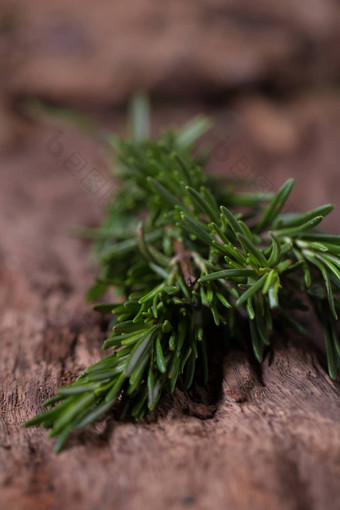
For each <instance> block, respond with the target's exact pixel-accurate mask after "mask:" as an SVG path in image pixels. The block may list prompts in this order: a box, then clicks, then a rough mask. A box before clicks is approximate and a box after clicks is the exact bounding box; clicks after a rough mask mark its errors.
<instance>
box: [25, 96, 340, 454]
mask: <svg viewBox="0 0 340 510" xmlns="http://www.w3.org/2000/svg"><path fill="white" fill-rule="evenodd" d="M132 112H133V116H134V117H135V118H134V120H133V122H132V126H133V132H134V139H133V140H132V141H127V140H119V139H118V137H115V138H114V147H115V150H116V156H117V160H118V165H117V176H118V178H119V179H120V182H121V190H120V192H119V193H117V195H116V196H115V198H114V200H113V202H112V204H111V207H109V208H108V210H107V214H106V218H105V220H104V221H103V224H102V225H101V226H100V227H99V229H98V230H93V229H91V231H90V232H89V235H90V237H91V239H94V240H95V250H94V253H95V256H96V258H97V260H98V262H99V265H100V273H99V275H98V277H97V279H96V283H95V285H94V286H93V287H92V289H91V290H90V291H89V293H88V297H89V298H90V299H91V300H96V299H98V298H99V296H100V295H101V294H103V293H104V292H105V291H106V290H111V289H112V288H114V296H115V301H117V302H118V304H113V303H99V304H96V305H94V308H95V310H96V311H99V312H102V313H107V314H111V317H112V320H111V322H110V326H109V328H108V329H109V334H108V338H107V340H106V341H105V342H104V346H103V347H104V349H106V348H111V349H112V352H111V353H110V354H109V355H108V356H107V357H106V358H104V359H102V360H100V361H98V362H97V363H96V364H95V365H93V366H91V367H89V368H88V369H87V370H86V371H85V372H84V373H83V374H82V375H81V376H80V377H79V378H78V380H77V381H75V382H74V383H73V384H71V385H70V386H68V387H64V388H60V389H59V390H58V394H57V395H56V396H55V397H51V398H50V399H48V401H46V402H45V405H46V406H51V407H50V408H49V409H48V410H46V411H45V412H44V413H42V414H41V415H39V416H37V417H36V418H33V419H32V420H30V421H29V422H28V423H27V425H29V426H31V425H42V426H44V427H50V428H51V429H52V431H51V435H52V436H59V437H58V441H57V443H56V446H55V448H56V450H57V451H59V450H60V449H61V448H62V446H63V444H64V443H65V441H66V439H67V436H68V434H69V433H70V431H71V430H74V429H79V428H83V427H85V426H87V425H89V424H90V423H93V422H94V421H95V420H97V419H98V418H100V417H101V416H103V415H104V414H105V413H106V412H108V411H109V410H110V409H111V408H112V407H113V406H116V412H117V413H121V415H122V416H125V415H128V416H130V417H133V418H135V419H136V420H140V419H141V418H142V417H143V416H144V414H145V413H146V412H149V411H152V410H154V409H155V407H156V405H157V403H158V402H159V399H160V398H161V396H162V393H163V392H165V391H168V392H172V391H174V389H175V387H176V384H177V382H178V381H179V380H180V381H181V385H182V387H184V388H186V389H188V388H189V387H191V386H192V385H193V384H194V382H195V381H196V380H200V381H201V382H204V383H206V382H207V380H208V365H209V363H208V352H207V347H209V349H213V347H214V345H215V344H214V343H213V342H211V340H212V336H213V335H214V336H216V338H218V339H221V342H222V344H223V346H224V345H225V346H228V347H229V346H232V345H233V344H236V343H237V344H239V345H244V346H245V348H247V347H249V348H251V349H252V351H253V353H254V356H255V357H256V359H257V360H258V361H259V362H261V361H262V360H263V357H264V355H265V354H266V349H267V348H268V346H269V344H270V340H269V332H271V335H273V336H275V328H282V327H286V326H287V327H290V328H293V329H294V330H295V331H297V332H298V333H299V334H303V333H304V326H303V325H302V324H301V323H300V322H298V321H297V320H296V318H295V317H294V309H295V308H296V309H298V310H304V309H305V308H306V306H305V304H306V303H305V302H306V301H307V300H309V302H310V304H311V305H312V309H313V312H314V314H315V315H316V316H317V318H318V320H319V321H320V323H321V325H322V329H323V332H324V338H325V349H326V356H327V362H328V371H329V374H330V376H331V377H332V378H333V379H335V378H336V376H337V371H338V369H339V368H340V341H339V337H338V323H337V317H338V314H339V312H340V258H339V257H340V236H336V235H331V234H322V233H320V232H315V231H313V229H314V228H315V227H316V226H317V225H318V224H319V223H320V222H321V220H322V219H323V217H324V216H325V215H326V214H329V213H330V212H331V210H332V208H333V207H332V206H331V205H329V204H327V205H324V206H321V207H318V208H315V209H313V210H311V211H308V212H307V213H297V214H292V213H289V214H282V209H283V207H284V205H285V204H286V202H287V199H288V197H289V195H290V192H291V190H292V187H293V184H294V181H293V179H289V180H288V181H287V182H286V183H285V184H284V185H283V186H282V187H281V189H280V190H279V191H278V192H277V193H276V194H274V195H273V194H261V193H260V194H259V193H247V194H239V193H236V192H234V191H233V189H232V187H231V186H230V185H227V186H226V185H225V183H224V182H223V181H222V180H220V179H219V178H217V177H213V176H212V175H209V176H205V175H204V174H203V172H202V169H201V168H200V167H199V166H198V164H197V160H196V159H195V158H194V157H192V156H191V155H190V145H191V143H193V142H194V141H195V140H196V138H197V136H199V135H200V134H201V133H202V132H204V130H205V129H206V128H207V127H208V122H207V121H206V120H205V119H199V120H198V121H195V122H194V123H192V124H190V125H188V126H187V127H186V128H185V129H184V130H182V131H174V130H172V131H167V132H165V133H164V134H163V135H162V137H161V139H160V140H158V141H153V140H149V139H146V135H147V132H148V126H149V122H148V115H147V103H146V102H145V101H144V100H138V101H137V102H136V103H135V104H134V107H133V108H132ZM239 206H240V207H241V208H242V209H241V210H239V209H238V207H239ZM241 211H242V212H241ZM258 218H259V220H258ZM141 222H142V224H143V228H141V227H140V224H141ZM199 275H201V276H200V278H198V276H199ZM299 320H300V318H299ZM244 324H245V326H246V327H243V326H244ZM245 331H249V334H248V335H247V334H245ZM276 331H277V330H276ZM98 357H99V356H98Z"/></svg>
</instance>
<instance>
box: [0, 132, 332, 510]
mask: <svg viewBox="0 0 340 510" xmlns="http://www.w3.org/2000/svg"><path fill="white" fill-rule="evenodd" d="M51 134H53V133H51V132H47V134H46V131H41V132H38V133H37V131H36V130H35V131H34V133H33V134H31V135H30V136H28V137H26V139H25V144H23V145H22V147H21V149H20V150H18V151H11V150H8V151H7V152H4V153H3V154H2V155H1V159H2V163H3V166H2V170H1V186H0V206H1V214H0V232H1V238H0V255H1V273H0V314H1V315H0V317H1V329H0V342H1V356H0V382H1V414H2V415H1V421H0V483H1V496H0V499H1V506H2V507H3V508H10V509H11V510H21V509H23V508H25V509H31V508H32V509H33V508H34V509H35V510H40V509H41V510H47V509H48V510H58V509H60V508H64V509H72V510H77V509H82V510H95V509H98V508H101V509H103V510H106V509H111V508H115V509H117V510H132V509H140V508H145V509H146V508H148V509H150V510H153V509H155V510H159V509H160V508H168V509H181V508H193V509H195V510H201V509H202V510H206V509H207V508H215V509H221V510H222V509H225V508H228V509H233V510H248V509H251V510H264V509H265V510H266V509H268V510H271V509H273V510H274V509H275V510H277V509H280V510H286V509H287V510H293V509H294V510H295V509H296V510H304V509H305V510H324V509H325V508H327V509H328V510H333V509H334V510H336V509H337V508H338V504H339V479H340V431H339V422H340V388H339V384H337V383H334V382H332V381H330V379H329V378H328V377H327V376H326V374H325V372H324V370H323V368H322V367H321V365H320V363H321V364H323V357H322V356H320V355H319V353H318V352H317V351H316V350H314V349H313V348H312V347H309V348H308V349H307V348H306V345H307V344H306V343H305V344H303V343H301V340H300V339H295V338H290V339H287V338H284V339H281V340H279V339H274V342H275V352H274V354H271V355H269V356H268V357H267V359H266V360H265V362H264V363H263V365H262V369H261V370H260V369H259V368H258V367H257V366H256V365H255V364H253V362H252V360H250V359H248V358H247V356H246V355H245V354H244V353H241V352H232V353H230V354H229V355H228V356H227V357H226V358H225V360H224V362H223V366H222V367H221V374H219V373H217V375H216V377H215V378H214V377H213V378H212V381H211V383H210V389H209V391H208V392H205V393H204V392H202V391H201V390H200V389H199V388H198V389H196V390H195V391H192V392H191V393H190V394H189V395H186V394H184V393H182V392H180V391H177V393H176V394H175V396H174V398H172V399H170V398H166V399H165V400H164V402H163V404H162V406H161V409H160V411H159V412H158V414H157V415H155V416H152V417H150V418H148V419H147V420H145V421H144V422H142V423H139V424H134V423H131V422H124V423H118V422H116V421H115V420H114V418H113V417H108V418H107V419H105V420H104V421H103V422H102V423H99V424H97V425H96V426H94V427H93V428H92V429H89V430H87V431H85V432H83V433H81V434H79V435H77V436H73V437H72V438H71V440H70V441H69V443H68V448H67V449H66V450H65V451H63V452H62V453H61V454H60V455H59V456H56V455H54V454H53V453H52V442H51V440H49V439H47V434H46V431H44V430H41V429H38V428H31V429H24V428H23V427H22V423H23V422H24V421H25V420H26V419H28V418H30V417H32V416H33V415H34V414H35V413H36V412H38V411H40V409H41V407H40V404H41V402H42V401H43V400H44V399H46V398H47V397H49V396H51V395H52V394H53V393H54V391H55V389H56V387H57V386H58V385H60V384H61V383H65V382H68V381H70V380H72V378H73V377H75V376H76V375H78V374H79V373H80V372H81V371H82V370H83V369H84V368H85V367H86V366H87V365H88V364H89V363H92V362H94V361H95V360H97V359H98V358H99V356H100V345H101V343H102V341H103V339H104V336H105V332H104V331H103V325H102V324H101V322H100V318H98V317H97V315H96V314H95V313H94V312H92V311H91V309H90V306H88V305H87V304H86V303H84V297H83V296H84V291H85V290H86V289H87V287H88V286H89V285H90V283H91V279H92V276H93V272H94V269H93V267H92V265H91V264H90V262H89V259H88V246H86V245H85V244H84V243H83V242H81V241H79V240H75V239H70V238H68V237H67V236H66V235H65V229H66V226H67V225H70V224H73V225H74V224H88V223H92V222H94V221H96V220H97V219H98V217H99V216H100V210H101V205H100V203H99V199H98V196H97V195H95V194H91V187H89V186H87V185H86V181H80V180H79V179H78V178H77V177H76V176H74V175H72V174H71V173H70V172H69V171H68V170H67V168H66V166H65V159H66V158H67V156H68V155H69V152H71V149H73V150H78V151H80V153H81V154H83V156H84V157H86V158H87V160H88V161H90V162H91V165H93V166H97V167H99V168H101V167H104V164H105V160H104V157H103V154H102V152H101V151H100V149H98V147H97V146H95V145H94V144H91V141H90V140H88V139H85V140H84V138H77V137H76V135H75V134H74V133H73V134H72V133H71V132H70V133H66V134H65V133H64V136H65V138H64V139H63V149H64V153H63V154H61V155H60V154H59V155H55V154H54V156H53V155H51V153H50V152H48V151H47V150H46V141H47V139H49V138H50V136H51ZM72 137H73V138H72ZM66 141H67V143H68V144H69V145H68V144H67V143H66ZM320 360H321V361H320Z"/></svg>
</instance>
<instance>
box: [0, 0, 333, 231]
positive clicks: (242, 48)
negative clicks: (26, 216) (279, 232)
mask: <svg viewBox="0 0 340 510" xmlns="http://www.w3.org/2000/svg"><path fill="white" fill-rule="evenodd" d="M0 7H1V11H0V12H1V16H0V62H1V84H0V150H1V153H0V158H1V168H2V170H1V174H2V175H1V177H2V180H4V183H3V185H2V191H1V192H2V195H3V194H5V195H6V196H7V197H8V191H9V188H8V187H9V182H11V183H12V184H11V185H10V188H11V192H12V195H11V199H10V203H8V204H7V208H10V209H11V210H12V215H15V214H16V211H18V210H20V209H21V210H25V208H27V207H28V206H29V204H28V202H29V199H28V197H29V196H30V197H31V198H32V199H34V201H36V205H40V210H42V209H43V208H44V207H46V206H47V204H46V203H45V202H44V200H47V197H48V198H49V199H48V202H49V203H50V206H51V207H52V208H53V207H54V208H56V209H55V210H54V212H53V215H54V216H55V214H57V217H59V216H58V213H59V212H60V218H61V220H62V221H63V219H66V218H64V216H65V214H66V213H67V216H69V218H68V219H69V220H70V221H71V223H74V222H79V221H81V222H83V221H87V222H94V221H96V219H97V218H98V217H99V216H100V214H101V205H102V204H101V203H100V202H103V200H104V202H105V198H104V199H100V198H98V197H99V195H100V193H99V194H97V193H95V192H94V191H95V190H94V189H93V186H94V187H96V186H97V185H98V186H102V191H105V193H106V195H109V193H110V191H109V183H108V182H107V181H106V177H105V175H107V173H106V172H107V167H108V160H107V155H106V154H105V150H103V147H102V146H101V145H100V144H98V143H97V142H96V140H95V139H94V138H96V137H92V136H89V135H84V133H80V132H79V131H78V130H77V129H74V128H70V127H69V126H68V125H67V122H66V123H64V122H63V121H62V119H61V116H60V115H59V119H56V118H55V116H54V115H49V114H48V111H47V113H46V108H45V107H46V106H48V107H55V108H57V109H58V111H59V113H60V110H61V109H66V110H67V109H73V110H77V111H80V112H83V113H84V114H86V115H87V116H89V117H90V118H92V119H95V121H96V122H98V123H99V125H100V126H102V127H103V128H109V129H111V128H112V129H115V130H118V131H120V132H123V131H124V130H126V108H127V104H128V101H129V99H130V98H131V97H132V96H133V94H135V93H136V92H138V91H144V92H146V93H147V94H148V95H149V97H150V98H151V101H152V106H153V131H154V132H155V133H156V132H157V131H158V130H159V129H160V128H162V127H165V126H167V125H168V124H176V123H177V124H180V123H182V122H184V121H186V120H188V119H190V118H191V117H192V116H194V115H196V114H199V113H204V114H207V115H210V116H211V117H212V119H213V120H214V122H215V127H214V129H213V131H212V133H211V134H210V135H209V136H208V142H209V144H210V145H211V147H212V157H211V162H210V167H211V168H212V169H214V170H215V171H218V172H222V173H224V174H228V173H229V174H232V175H234V176H235V175H236V176H246V177H247V180H248V182H249V186H250V187H252V188H256V189H262V190H272V189H276V188H277V187H278V186H279V185H281V183H282V182H283V181H284V180H285V179H286V178H288V177H290V176H294V177H295V178H296V182H297V184H296V189H295V192H294V194H293V197H292V204H291V205H292V206H293V205H294V207H295V208H296V209H298V210H300V209H303V208H306V207H314V206H317V205H319V204H321V203H324V202H334V203H335V204H336V205H337V206H338V207H340V198H339V193H338V186H339V183H340V175H339V171H338V161H339V157H340V144H339V134H340V87H339V85H340V84H339V78H340V52H339V43H340V31H339V26H340V9H339V3H338V2H337V1H336V0H308V1H307V0H287V1H286V2H283V3H277V2H274V3H273V2H269V1H268V0H259V1H258V2H251V1H250V0H238V1H235V0H210V1H209V2H198V1H191V0H188V1H186V2H182V1H176V0H175V1H173V2H170V3H161V2H154V1H151V0H139V1H135V2H133V3H123V2H113V1H112V0H110V1H109V0H107V1H106V0H101V1H98V2H93V1H90V0H82V1H80V0H74V1H72V2H70V1H67V0H53V1H50V2H43V1H41V0H31V1H30V2H27V1H24V0H11V1H10V0H8V1H6V0H1V2H0ZM42 105H43V107H42ZM66 116H67V115H66ZM60 126H62V127H61V128H60ZM58 129H59V131H58V132H60V139H57V138H56V139H55V142H56V143H59V144H60V143H61V144H62V147H63V153H61V154H60V155H58V156H56V154H54V155H51V154H50V153H49V151H48V149H47V148H46V144H48V141H50V143H51V145H52V146H53V143H54V142H53V140H54V139H53V136H54V135H55V134H56V133H57V130H58ZM97 139H98V137H97ZM60 147H61V146H60ZM51 150H52V149H51ZM55 150H57V149H56V146H55ZM52 152H53V150H52ZM73 153H77V154H78V155H76V156H74V157H75V158H78V160H79V161H83V163H79V164H80V165H81V164H84V165H85V161H86V169H88V170H89V172H90V170H93V171H94V174H93V172H92V174H90V177H91V178H92V177H95V179H94V181H93V179H92V180H91V183H92V184H91V183H89V182H87V181H85V182H84V181H83V180H82V178H83V174H84V175H85V174H86V172H85V170H86V169H85V170H84V173H83V174H82V173H80V174H79V175H78V177H79V179H78V177H77V176H75V175H73V176H72V175H71V176H70V173H71V172H70V169H68V168H67V163H66V165H65V160H67V159H68V157H69V156H71V155H72V154H73ZM79 154H80V156H79ZM79 161H78V162H79ZM95 172H97V173H95ZM36 181H37V183H36ZM104 181H105V185H104ZM6 182H7V184H6ZM34 183H35V184H34ZM94 183H95V184H94ZM91 186H92V188H91ZM86 194H87V195H90V196H85V195H86ZM91 195H92V197H91ZM106 195H105V197H106ZM6 196H2V197H1V199H2V202H3V201H6V200H7V199H6ZM44 197H45V198H44ZM68 199H69V200H68ZM55 201H57V204H55ZM60 203H62V204H64V206H65V204H66V206H65V207H66V210H65V208H64V207H61V205H60ZM3 206H4V204H3ZM5 209H6V207H5ZM28 209H29V210H30V211H31V209H32V208H30V207H28ZM31 212H32V211H31ZM72 215H74V217H73V218H72ZM326 226H327V227H328V228H329V229H333V230H334V231H337V232H340V227H339V225H338V222H337V215H336V213H333V215H332V216H331V217H330V218H329V219H327V221H326Z"/></svg>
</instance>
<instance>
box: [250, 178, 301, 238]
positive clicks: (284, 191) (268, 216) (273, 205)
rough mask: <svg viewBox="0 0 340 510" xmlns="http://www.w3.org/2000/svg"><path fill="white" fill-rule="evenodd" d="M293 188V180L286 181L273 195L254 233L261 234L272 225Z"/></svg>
mask: <svg viewBox="0 0 340 510" xmlns="http://www.w3.org/2000/svg"><path fill="white" fill-rule="evenodd" d="M293 186H294V179H288V181H287V182H285V184H284V185H283V186H282V188H281V189H280V190H279V191H278V192H277V193H276V194H275V195H274V197H273V199H272V200H271V202H270V204H269V205H268V207H267V209H266V210H265V212H264V215H263V217H262V219H261V221H260V222H259V223H258V224H257V226H256V232H262V231H263V230H264V229H265V228H267V227H269V225H272V224H273V222H274V220H275V219H276V218H277V216H278V215H279V214H280V212H281V210H282V209H283V206H284V205H285V203H286V201H287V199H288V197H289V195H290V193H291V191H292V189H293Z"/></svg>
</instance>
